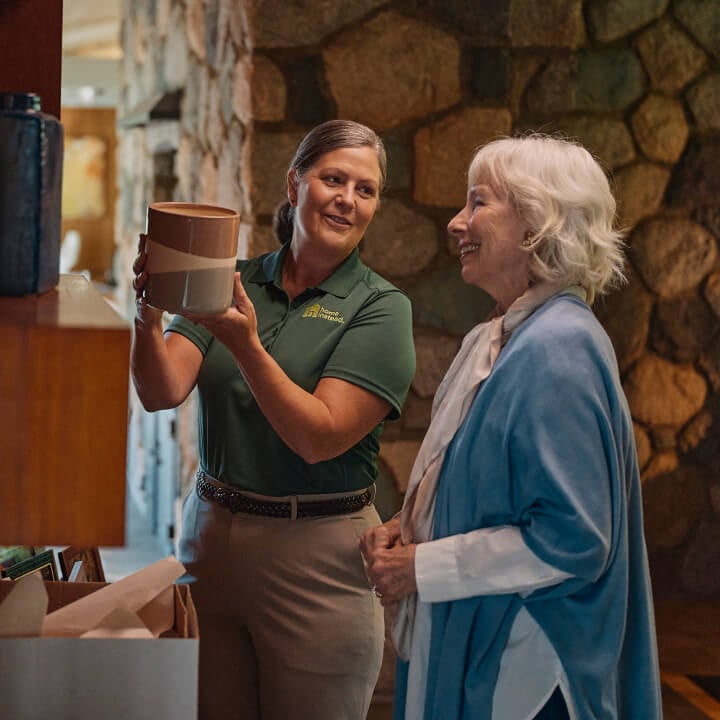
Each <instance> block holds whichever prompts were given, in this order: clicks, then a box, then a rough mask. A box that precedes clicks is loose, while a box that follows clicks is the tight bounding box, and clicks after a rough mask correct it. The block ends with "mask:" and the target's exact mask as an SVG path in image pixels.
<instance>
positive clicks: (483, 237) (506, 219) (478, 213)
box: [448, 180, 529, 310]
mask: <svg viewBox="0 0 720 720" xmlns="http://www.w3.org/2000/svg"><path fill="white" fill-rule="evenodd" d="M527 229H528V228H527V225H526V223H525V222H524V221H523V220H522V218H521V217H520V216H519V215H518V213H517V211H516V210H515V207H514V206H513V205H512V203H511V202H510V200H509V199H508V198H506V197H503V196H502V195H500V194H499V193H498V191H496V190H494V189H493V187H492V186H491V185H490V184H489V183H486V182H483V181H481V180H478V181H477V182H476V183H474V184H472V185H471V186H470V187H469V188H468V194H467V203H466V204H465V207H464V208H463V209H462V210H461V211H460V212H459V213H458V214H457V215H456V216H455V217H454V218H453V219H452V220H451V221H450V222H449V223H448V231H449V232H450V234H451V235H452V236H453V237H454V238H455V239H456V240H457V242H458V249H459V250H460V263H461V265H462V278H463V280H464V281H465V282H466V283H470V284H472V285H477V286H478V287H480V288H482V289H483V290H485V292H487V293H488V294H489V295H490V296H491V297H492V298H493V299H494V300H496V301H497V302H498V303H499V304H500V305H501V307H502V309H503V310H506V309H507V308H508V307H509V306H510V305H511V304H512V302H513V301H514V300H516V299H517V298H518V297H520V295H522V294H523V293H524V292H525V290H526V289H527V287H528V283H529V268H528V261H529V255H528V253H527V251H526V250H524V249H523V247H522V242H523V239H524V238H525V234H526V232H527Z"/></svg>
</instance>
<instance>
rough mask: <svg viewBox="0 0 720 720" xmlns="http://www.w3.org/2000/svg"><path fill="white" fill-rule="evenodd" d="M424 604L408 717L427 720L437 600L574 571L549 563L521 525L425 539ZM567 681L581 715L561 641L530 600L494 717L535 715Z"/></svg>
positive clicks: (509, 588) (420, 570)
mask: <svg viewBox="0 0 720 720" xmlns="http://www.w3.org/2000/svg"><path fill="white" fill-rule="evenodd" d="M415 576H416V580H417V587H418V603H417V609H416V614H415V623H414V628H413V636H412V637H413V639H412V647H411V650H410V665H409V670H408V690H407V701H406V703H407V704H406V710H405V718H406V720H422V718H423V715H424V705H425V686H426V677H427V668H428V660H429V655H430V630H431V607H432V603H434V602H447V601H450V600H459V599H461V598H466V597H473V596H476V595H497V594H506V593H520V594H521V595H528V594H530V593H531V592H533V591H534V590H538V589H540V588H543V587H548V586H549V585H555V584H557V583H560V582H562V581H563V580H565V579H567V578H569V577H572V576H571V575H569V574H568V573H565V572H563V571H562V570H558V569H557V568H554V567H552V566H551V565H548V564H547V563H545V562H543V561H542V560H541V559H540V558H539V557H537V555H535V553H533V552H532V550H530V548H529V547H528V546H527V545H526V544H525V541H524V540H523V539H522V534H521V533H520V529H519V528H517V527H514V526H500V527H496V528H483V529H481V530H474V531H472V532H469V533H466V534H463V535H452V536H450V537H446V538H441V539H439V540H432V541H430V542H425V543H420V544H419V545H418V546H417V549H416V553H415ZM558 686H559V687H560V690H561V691H562V693H563V697H564V699H565V703H566V705H567V707H568V712H569V714H570V718H571V720H575V718H576V714H575V711H574V709H573V705H572V699H571V697H570V693H569V691H568V682H567V677H566V675H565V671H564V670H563V667H562V664H561V662H560V659H559V658H558V656H557V653H556V652H555V650H554V648H553V646H552V645H551V644H550V641H549V640H548V638H547V635H545V633H544V632H543V630H542V628H541V627H540V626H539V625H538V624H537V623H536V622H535V620H534V619H533V617H532V616H531V615H530V613H528V611H527V610H526V609H525V608H524V607H523V608H521V609H520V611H519V612H518V614H517V616H516V618H515V621H514V623H513V626H512V628H511V630H510V636H509V638H508V641H507V645H506V647H505V650H504V652H503V655H502V657H501V660H500V673H499V675H498V679H497V685H496V686H495V693H494V695H493V709H492V718H493V720H531V719H532V718H534V717H535V715H537V713H538V712H539V711H540V710H541V708H542V707H543V706H544V705H545V703H546V702H547V701H548V699H549V698H550V695H552V693H553V691H554V690H555V688H556V687H558Z"/></svg>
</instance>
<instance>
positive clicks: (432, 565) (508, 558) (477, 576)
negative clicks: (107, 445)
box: [415, 526, 572, 602]
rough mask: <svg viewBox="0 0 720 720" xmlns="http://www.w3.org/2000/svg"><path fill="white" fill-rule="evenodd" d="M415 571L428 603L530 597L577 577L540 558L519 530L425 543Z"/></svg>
mask: <svg viewBox="0 0 720 720" xmlns="http://www.w3.org/2000/svg"><path fill="white" fill-rule="evenodd" d="M415 572H416V577H417V585H418V593H419V595H420V599H421V600H423V601H425V602H446V601H449V600H457V599H460V598H464V597H473V596H475V595H502V594H507V593H529V592H532V591H533V590H537V589H539V588H542V587H548V586H549V585H555V584H557V583H560V582H562V581H563V580H565V579H567V578H569V577H572V576H571V575H569V574H568V573H566V572H563V571H562V570H558V569H557V568H554V567H552V566H551V565H548V564H547V563H545V562H543V561H542V560H541V559H540V558H539V557H537V555H535V554H534V553H533V552H532V550H530V548H529V547H528V546H527V545H526V544H525V542H524V540H523V539H522V535H521V533H520V529H519V528H517V527H514V526H501V527H496V528H484V529H481V530H474V531H472V532H469V533H465V534H462V535H453V536H451V537H446V538H441V539H439V540H433V541H431V542H428V543H421V544H420V545H418V550H417V552H416V554H415Z"/></svg>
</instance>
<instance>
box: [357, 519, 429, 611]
mask: <svg viewBox="0 0 720 720" xmlns="http://www.w3.org/2000/svg"><path fill="white" fill-rule="evenodd" d="M415 548H416V545H415V544H409V545H403V544H402V541H401V539H400V517H399V516H395V517H394V518H392V519H390V520H388V522H386V523H385V524H384V525H379V526H378V527H375V528H372V529H370V530H368V531H367V532H366V533H365V534H364V535H363V537H362V539H361V540H360V551H361V552H362V556H363V559H364V560H365V571H366V573H367V576H368V581H369V583H370V588H371V590H372V591H373V592H374V593H375V595H377V597H378V598H380V602H381V603H382V604H383V605H392V604H393V603H396V602H397V601H398V600H400V599H401V598H403V597H405V596H406V595H410V594H411V593H414V592H417V584H416V582H415Z"/></svg>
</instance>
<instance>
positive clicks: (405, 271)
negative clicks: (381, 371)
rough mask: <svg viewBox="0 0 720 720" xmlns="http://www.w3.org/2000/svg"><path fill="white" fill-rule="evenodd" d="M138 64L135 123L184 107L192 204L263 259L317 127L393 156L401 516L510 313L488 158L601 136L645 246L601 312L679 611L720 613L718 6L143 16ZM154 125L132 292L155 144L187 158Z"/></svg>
mask: <svg viewBox="0 0 720 720" xmlns="http://www.w3.org/2000/svg"><path fill="white" fill-rule="evenodd" d="M123 44H124V49H125V53H126V54H125V81H126V87H125V91H124V100H123V105H124V111H125V113H126V114H128V115H132V114H133V112H134V113H135V114H137V110H136V109H137V108H138V107H142V106H143V104H145V105H150V106H151V105H152V100H153V98H156V97H161V96H163V95H165V94H167V93H170V92H172V91H173V90H177V89H181V90H182V91H183V96H182V102H181V103H180V111H179V117H178V118H177V120H176V121H174V123H173V122H171V123H170V125H172V128H173V129H172V131H171V134H172V133H174V136H173V137H172V138H170V139H169V140H168V141H167V142H169V143H170V144H173V143H174V148H175V150H176V155H175V174H176V176H177V186H176V189H175V197H176V199H180V200H206V201H210V202H217V203H220V204H226V205H229V206H231V207H235V208H237V209H238V210H240V212H241V214H242V218H243V232H242V241H241V247H242V252H243V253H249V254H254V253H258V252H261V251H264V250H266V249H270V248H274V247H275V243H274V240H273V239H272V233H271V229H270V221H271V215H272V212H273V209H274V207H275V206H276V204H277V203H278V202H280V201H281V200H282V199H283V193H284V185H285V183H284V177H285V172H286V168H287V164H288V162H289V160H290V158H291V156H292V154H293V151H294V149H295V146H296V144H297V142H298V140H299V139H300V137H302V135H303V134H304V133H305V132H306V131H307V130H308V129H309V128H310V127H312V126H313V125H314V124H316V123H318V122H321V121H322V120H325V119H328V118H331V117H348V118H352V119H356V120H359V121H361V122H365V123H367V124H369V125H371V126H373V127H374V128H375V129H376V130H377V131H378V132H379V133H380V134H381V135H382V137H383V139H384V140H385V143H386V146H387V149H388V155H389V165H390V167H389V187H388V190H387V193H386V195H385V197H384V199H383V202H382V207H381V210H380V211H379V213H378V217H377V218H376V220H375V221H374V222H373V224H372V226H371V228H370V230H369V231H368V234H367V236H366V238H365V240H364V241H363V245H362V249H361V252H362V256H363V257H364V259H365V260H366V261H367V262H368V263H369V264H370V265H372V266H373V267H374V268H376V269H377V270H378V271H379V272H381V273H382V274H384V275H386V276H387V277H388V278H389V279H391V280H393V281H394V282H395V283H396V284H398V285H399V286H401V287H402V288H403V289H405V290H406V291H407V293H408V294H409V296H410V298H411V299H412V302H413V308H414V317H415V324H416V328H415V337H416V344H417V352H418V372H417V375H416V377H415V380H414V382H413V387H412V391H411V394H410V397H409V399H408V403H407V406H406V410H405V413H404V415H403V417H402V419H401V420H400V421H398V422H395V423H390V424H389V425H388V427H387V429H386V433H385V435H384V442H383V449H382V456H381V460H382V483H381V489H382V493H381V497H380V500H381V504H382V507H381V509H382V510H383V512H385V513H388V512H390V511H391V510H392V508H393V507H395V506H396V505H397V503H398V502H399V499H400V494H401V492H402V491H403V490H404V487H405V484H406V482H407V477H408V474H409V469H410V467H411V464H412V461H413V458H414V456H415V453H416V451H417V448H418V446H419V442H420V439H421V438H422V435H423V431H424V429H425V428H426V426H427V423H428V418H429V410H430V404H431V400H432V396H433V393H434V391H435V388H436V387H437V384H438V382H439V380H440V379H441V377H442V375H443V373H444V371H445V369H446V367H447V365H448V363H449V362H450V360H451V358H452V357H453V355H454V353H455V351H456V349H457V347H458V346H459V342H460V339H461V337H462V335H463V334H464V333H465V332H466V331H467V330H468V329H469V328H470V327H471V326H472V325H473V324H475V323H476V322H477V321H479V320H480V319H481V318H482V317H483V316H484V314H485V313H486V312H487V310H488V309H489V307H490V302H489V300H488V298H487V297H486V296H485V295H484V294H483V293H482V292H480V291H478V290H477V289H476V288H472V287H467V286H465V285H464V284H463V283H462V281H461V279H460V274H459V266H458V262H457V253H456V249H455V247H454V244H453V243H452V242H449V241H448V239H447V233H446V231H445V225H446V223H447V221H448V220H449V219H450V217H452V215H453V214H454V212H455V211H456V210H457V208H458V207H460V206H461V205H462V204H463V203H464V195H465V170H466V168H467V165H468V162H469V160H470V157H471V155H472V153H473V150H474V148H475V147H477V146H478V145H479V144H481V143H483V142H484V141H486V140H488V139H490V138H493V137H496V136H497V135H499V134H506V133H512V132H517V131H523V130H526V129H539V130H543V131H547V132H554V131H560V132H563V133H565V134H569V135H571V136H573V137H575V138H578V139H579V140H581V141H582V142H583V143H584V144H585V145H586V146H587V147H588V148H589V149H590V150H591V151H592V152H593V153H595V154H596V155H597V156H598V157H599V158H600V160H601V161H602V163H603V164H604V166H605V167H606V169H607V170H608V172H609V173H610V175H611V176H612V180H613V183H614V186H615V189H616V195H617V198H618V201H619V214H620V219H621V221H622V223H623V225H624V226H625V227H626V228H627V230H628V245H629V253H628V255H629V273H630V277H631V282H630V284H629V285H628V286H627V287H626V288H624V289H623V290H621V291H619V292H617V293H615V294H614V295H612V296H610V297H609V298H607V299H606V300H604V301H602V302H600V303H598V305H597V308H596V310H597V312H598V315H599V316H600V318H601V319H602V321H603V323H604V324H605V326H606V328H607V329H608V332H609V333H610V335H611V337H612V339H613V342H614V344H615V347H616V350H617V353H618V358H619V362H620V367H621V370H622V373H623V379H624V383H625V388H626V391H627V395H628V399H629V401H630V405H631V409H632V412H633V418H634V420H635V423H636V425H635V428H636V434H637V441H638V450H639V454H640V460H641V464H642V471H643V479H644V494H645V503H646V516H647V517H646V524H647V536H648V544H649V548H650V552H651V557H652V562H653V577H654V582H655V585H656V592H657V593H658V595H661V596H665V595H670V594H684V595H688V596H699V595H711V594H718V593H720V567H719V566H720V440H719V439H718V438H720V432H719V428H720V260H719V259H718V238H719V237H720V199H719V198H720V5H718V3H717V2H716V0H674V1H673V2H671V1H670V0H586V1H585V2H583V1H582V0H546V1H545V2H537V1H536V0H485V1H484V2H475V3H466V2H464V1H462V0H392V1H384V0H294V2H287V0H258V2H256V3H254V4H251V3H250V2H249V1H246V2H239V1H235V0H184V1H181V0H155V1H154V2H151V3H148V2H144V1H141V0H125V23H124V32H123ZM133 108H135V111H133ZM131 111H133V112H131ZM120 114H121V116H122V114H123V112H122V111H121V113H120ZM161 124H162V123H161ZM151 125H152V123H151V124H150V125H143V126H138V127H135V128H131V129H128V130H125V131H124V132H123V133H122V138H121V145H120V167H121V178H120V188H121V197H120V205H121V212H119V213H118V217H119V224H118V238H119V241H120V252H119V254H118V256H119V258H120V260H119V262H120V263H121V264H122V268H123V272H125V275H126V276H129V275H128V273H127V268H129V265H130V261H131V257H132V255H133V254H134V244H135V236H136V234H137V232H138V230H139V229H141V228H142V226H143V224H144V207H145V205H146V204H147V202H148V201H149V200H151V199H153V198H152V197H151V194H152V180H151V177H150V173H151V167H152V163H151V162H150V160H149V155H150V154H151V152H150V151H151V147H150V146H151V145H152V144H153V142H154V143H155V145H157V146H160V147H162V146H163V142H165V141H162V140H160V139H158V132H159V133H160V135H162V132H163V131H162V130H153V129H151ZM168 130H169V126H168ZM153 134H154V136H155V140H154V141H152V142H151V136H153ZM125 287H126V288H127V283H126V284H125ZM123 293H125V294H124V295H123ZM128 298H129V294H128V292H127V289H125V290H121V299H122V300H123V301H124V302H125V303H126V304H127V303H128ZM182 417H184V422H186V423H192V422H193V421H194V414H193V413H192V412H186V414H185V416H182ZM182 417H181V419H182ZM185 455H187V459H186V465H187V468H190V467H191V466H192V462H193V456H192V453H191V452H187V451H186V452H185Z"/></svg>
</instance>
